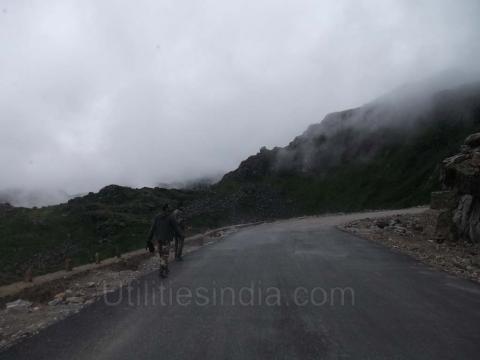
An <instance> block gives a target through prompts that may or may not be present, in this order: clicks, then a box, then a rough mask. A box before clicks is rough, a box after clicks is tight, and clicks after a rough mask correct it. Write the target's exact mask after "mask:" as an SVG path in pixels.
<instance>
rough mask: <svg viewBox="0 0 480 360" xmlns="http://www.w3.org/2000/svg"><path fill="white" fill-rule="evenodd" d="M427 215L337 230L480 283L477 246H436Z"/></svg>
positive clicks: (367, 222) (378, 220) (359, 221)
mask: <svg viewBox="0 0 480 360" xmlns="http://www.w3.org/2000/svg"><path fill="white" fill-rule="evenodd" d="M428 222H429V220H428V212H426V211H423V212H420V213H416V214H415V213H414V214H395V215H389V216H382V217H375V218H373V217H367V218H363V219H355V220H352V221H349V222H347V223H345V224H341V225H338V226H337V228H339V229H340V230H343V231H346V232H348V233H351V234H354V235H356V236H359V237H361V238H364V239H367V240H371V241H374V242H376V243H379V244H382V245H385V246H387V247H389V248H391V249H393V250H394V251H398V252H401V253H404V254H407V255H410V256H412V257H414V258H415V259H417V260H420V261H421V262H423V263H425V264H428V265H430V266H432V267H434V268H437V269H440V270H443V271H446V272H448V273H450V274H453V275H456V276H459V277H462V278H465V279H470V280H473V281H476V282H480V245H479V244H471V243H460V242H458V243H448V242H444V243H438V242H437V241H435V240H434V239H432V238H431V235H429V234H428V233H429V232H428V231H426V230H427V228H428Z"/></svg>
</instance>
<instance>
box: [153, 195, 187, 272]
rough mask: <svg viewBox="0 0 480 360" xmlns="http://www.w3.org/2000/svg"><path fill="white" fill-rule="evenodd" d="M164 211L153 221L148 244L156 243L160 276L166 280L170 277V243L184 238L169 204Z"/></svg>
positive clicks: (164, 207)
mask: <svg viewBox="0 0 480 360" xmlns="http://www.w3.org/2000/svg"><path fill="white" fill-rule="evenodd" d="M162 210H163V211H162V212H161V213H160V214H158V215H157V216H155V218H154V219H153V223H152V227H151V228H150V233H149V234H148V242H149V243H150V244H151V243H156V245H157V249H158V255H159V256H160V276H161V277H162V278H165V277H166V276H167V275H168V272H169V270H168V257H169V255H170V243H171V242H172V240H173V238H174V237H183V231H182V230H181V229H180V226H179V225H178V222H177V220H176V219H175V216H173V214H172V213H171V211H170V207H169V206H168V204H165V205H164V206H163V209H162Z"/></svg>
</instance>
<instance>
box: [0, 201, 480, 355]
mask: <svg viewBox="0 0 480 360" xmlns="http://www.w3.org/2000/svg"><path fill="white" fill-rule="evenodd" d="M409 211H412V212H415V211H419V210H418V209H412V210H409ZM389 213H391V212H383V213H375V214H370V215H374V216H378V215H383V214H389ZM361 217H366V215H365V214H361V215H358V214H356V215H344V216H339V215H333V216H326V217H318V218H306V219H294V220H288V221H281V222H276V223H269V224H263V225H260V226H256V227H252V228H247V229H244V230H242V231H240V232H238V233H236V234H233V235H231V236H229V237H227V238H225V239H224V240H222V241H220V242H218V243H216V244H212V245H208V246H205V247H204V248H201V249H200V250H198V251H196V252H193V253H191V254H190V255H188V256H187V257H185V261H184V262H182V263H175V264H173V266H172V269H171V270H172V274H171V276H170V279H168V280H167V281H163V282H160V280H159V279H158V278H157V275H156V274H151V275H148V276H146V277H144V278H143V279H141V280H140V281H139V282H138V283H137V284H135V285H134V286H133V287H131V288H130V289H127V288H125V289H124V290H122V291H121V292H116V293H112V294H110V295H109V297H108V299H107V301H106V300H105V299H103V300H101V301H98V302H97V303H95V304H93V305H92V306H90V307H88V308H86V309H85V310H83V311H82V312H80V313H79V314H76V315H73V316H71V317H69V318H67V319H65V320H64V321H61V322H59V323H57V324H55V325H53V326H51V327H49V328H47V329H46V330H44V331H42V332H41V333H40V334H38V335H37V336H34V337H32V338H30V339H27V340H26V341H24V342H22V343H20V344H18V345H16V346H14V347H13V348H10V349H9V350H8V351H6V352H4V353H0V359H5V360H6V359H68V360H73V359H88V360H90V359H273V358H275V359H478V358H479V357H480V286H479V285H478V284H475V283H473V282H470V281H466V280H461V279H457V278H454V277H452V276H450V275H448V274H446V273H443V272H439V271H435V270H432V269H430V268H429V267H427V266H425V265H423V264H421V263H419V262H417V261H415V260H413V259H411V258H409V257H407V256H404V255H401V254H397V253H394V252H392V251H390V250H389V249H387V248H384V247H382V246H380V245H377V244H374V243H371V242H368V241H366V240H362V239H359V238H356V237H354V236H352V235H349V234H346V233H343V232H340V231H338V230H336V229H335V227H334V225H335V224H337V223H340V222H345V221H348V220H350V219H353V218H361ZM339 289H341V290H343V295H342V292H341V291H340V290H339ZM129 295H130V296H129ZM189 295H190V296H189ZM220 295H222V296H223V297H222V296H220ZM342 296H343V301H342ZM222 300H223V302H222ZM108 302H113V303H115V302H118V304H117V305H114V304H110V305H109V304H108Z"/></svg>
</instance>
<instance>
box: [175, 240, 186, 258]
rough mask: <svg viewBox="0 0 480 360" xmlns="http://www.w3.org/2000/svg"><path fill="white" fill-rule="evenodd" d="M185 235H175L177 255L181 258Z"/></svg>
mask: <svg viewBox="0 0 480 360" xmlns="http://www.w3.org/2000/svg"><path fill="white" fill-rule="evenodd" d="M183 240H184V239H183V237H175V257H176V258H181V257H182V251H183Z"/></svg>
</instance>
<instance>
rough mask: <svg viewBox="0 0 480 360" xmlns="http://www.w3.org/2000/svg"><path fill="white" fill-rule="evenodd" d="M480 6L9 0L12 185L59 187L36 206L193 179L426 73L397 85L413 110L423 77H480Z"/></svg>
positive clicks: (7, 141) (341, 0)
mask: <svg viewBox="0 0 480 360" xmlns="http://www.w3.org/2000/svg"><path fill="white" fill-rule="evenodd" d="M479 14H480V2H479V1H478V0H462V1H461V2H455V1H448V0H418V1H409V0H384V1H377V0H362V1H351V0H335V1H333V0H331V1H311V0H284V1H281V2H278V1H274V0H244V1H241V2H232V1H224V0H209V1H200V2H199V1H191V0H186V1H181V2H179V1H171V0H158V1H151V0H145V1H141V4H137V3H136V2H126V1H118V0H115V1H113V0H103V1H95V0H83V1H75V0H45V1H33V2H25V1H16V0H3V1H2V2H1V5H0V40H1V42H2V56H0V79H1V82H2V86H1V87H0V127H1V131H0V169H1V171H0V190H10V189H16V190H18V191H21V192H38V190H39V189H40V190H42V189H45V192H46V193H48V192H50V191H53V194H52V196H51V197H50V196H48V197H45V199H43V197H42V198H38V199H39V200H42V201H41V202H38V201H36V202H32V203H30V205H42V204H43V205H46V204H51V203H54V202H57V201H60V200H59V199H60V198H58V197H57V195H56V192H64V193H67V194H85V193H88V192H90V191H93V192H96V191H99V190H100V189H101V188H103V187H104V186H106V185H108V184H119V185H123V186H129V187H135V188H142V187H144V186H150V187H152V186H156V185H157V184H160V183H161V184H176V185H175V186H177V184H178V185H179V186H181V184H182V183H188V182H190V181H192V180H195V179H198V178H203V177H210V176H211V175H212V174H213V175H216V174H225V173H226V172H228V171H231V170H234V169H235V168H236V167H237V166H238V164H239V163H240V161H241V160H243V159H245V158H246V157H248V156H249V155H250V154H252V153H255V152H256V151H257V150H258V149H259V148H260V147H261V146H266V147H268V148H272V147H274V146H285V145H286V144H288V142H289V141H291V139H292V138H293V137H294V136H296V135H298V134H300V133H302V132H303V131H304V130H305V129H306V128H307V126H308V125H309V124H313V123H319V122H320V121H321V119H322V118H323V117H324V116H325V114H327V113H332V112H333V111H338V110H343V109H349V108H356V107H359V106H362V105H363V104H365V103H366V102H368V101H370V100H372V99H374V98H376V97H378V96H379V95H380V94H385V93H388V92H389V91H390V90H391V89H393V88H396V87H397V86H399V85H402V84H407V83H411V84H414V85H413V86H410V85H406V86H405V88H404V89H403V92H402V91H399V92H397V93H395V94H393V95H392V96H391V98H392V103H395V104H398V100H399V99H400V98H401V97H403V96H404V94H407V99H405V101H404V102H405V105H402V104H400V105H398V107H399V108H400V110H401V111H402V112H403V111H406V110H405V109H406V108H407V107H410V106H412V105H411V104H412V103H413V101H417V102H421V101H419V100H416V99H417V98H418V97H419V96H418V92H419V90H418V89H419V88H421V86H420V85H419V84H418V82H422V79H425V78H426V79H429V78H432V77H433V78H436V79H439V76H438V74H439V73H442V72H444V71H445V70H446V69H457V70H453V71H451V70H449V71H447V73H449V74H450V75H448V74H446V75H445V76H441V78H442V80H441V81H438V80H436V81H437V83H438V84H437V85H436V89H437V90H441V89H444V88H448V87H450V86H454V85H455V84H454V82H457V83H458V82H465V77H467V78H468V77H469V76H470V75H469V74H471V73H475V72H477V73H478V70H479V66H478V59H479V58H480V42H479V41H478V34H479V33H480V25H479V24H480V23H479V21H478V19H479ZM463 72H465V73H466V74H467V75H465V74H463ZM469 80H474V77H470V79H469ZM427 83H428V86H427V87H430V90H433V89H432V86H431V85H432V82H430V81H427ZM384 101H386V100H384ZM162 186H163V185H162ZM169 186H170V185H169ZM50 189H53V190H50ZM27 198H28V197H27ZM35 198H37V197H35ZM32 200H34V198H32ZM18 204H26V203H25V202H24V201H23V200H22V201H20V202H18Z"/></svg>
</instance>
